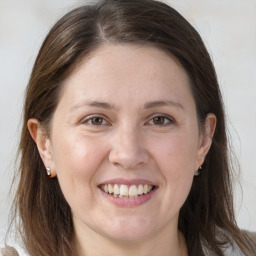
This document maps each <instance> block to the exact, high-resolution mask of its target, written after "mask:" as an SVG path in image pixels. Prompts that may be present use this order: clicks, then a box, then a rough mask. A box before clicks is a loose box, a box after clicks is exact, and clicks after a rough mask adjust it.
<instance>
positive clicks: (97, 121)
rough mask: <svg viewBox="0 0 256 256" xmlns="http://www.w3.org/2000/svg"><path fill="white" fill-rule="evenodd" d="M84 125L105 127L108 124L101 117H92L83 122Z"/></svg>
mask: <svg viewBox="0 0 256 256" xmlns="http://www.w3.org/2000/svg"><path fill="white" fill-rule="evenodd" d="M83 123H84V124H89V125H93V126H100V125H107V124H108V122H107V121H106V120H105V119H104V118H103V117H101V116H92V117H88V118H86V119H85V120H83Z"/></svg>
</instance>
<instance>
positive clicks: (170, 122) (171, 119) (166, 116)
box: [146, 113, 176, 127]
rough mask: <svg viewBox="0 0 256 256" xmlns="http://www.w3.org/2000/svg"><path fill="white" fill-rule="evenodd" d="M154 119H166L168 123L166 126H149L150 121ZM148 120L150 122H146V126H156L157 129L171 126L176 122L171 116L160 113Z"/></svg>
mask: <svg viewBox="0 0 256 256" xmlns="http://www.w3.org/2000/svg"><path fill="white" fill-rule="evenodd" d="M155 117H163V118H166V119H168V121H169V122H168V124H162V125H160V124H159V125H157V124H149V122H150V121H152V120H153V119H154V118H155ZM149 118H150V120H149V121H147V122H146V124H148V125H155V126H158V127H165V126H168V125H171V124H173V123H175V122H176V121H175V119H174V118H173V117H172V116H170V115H167V114H162V113H158V114H154V115H151V116H150V117H149Z"/></svg>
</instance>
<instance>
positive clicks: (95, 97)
mask: <svg viewBox="0 0 256 256" xmlns="http://www.w3.org/2000/svg"><path fill="white" fill-rule="evenodd" d="M209 119H210V118H209ZM212 119H213V118H212ZM208 123H209V124H210V125H209V126H213V125H212V124H213V121H212V120H210V122H208ZM208 123H207V122H206V126H207V124H208ZM206 130H208V131H209V129H208V128H207V129H206ZM208 135H209V134H208ZM207 138H208V136H207V135H204V134H202V133H200V132H199V129H198V121H197V115H196V106H195V102H194V99H193V96H192V93H191V90H190V85H189V79H188V76H187V74H186V72H185V71H184V69H183V68H182V67H181V65H180V64H179V63H178V62H177V61H176V60H175V58H171V57H170V56H168V55H167V54H165V53H164V52H162V51H160V50H158V49H157V48H154V47H145V46H137V45H104V46H102V47H100V48H98V49H97V50H95V51H94V52H93V53H92V54H91V55H90V56H89V57H87V58H85V59H84V61H83V63H82V64H81V65H80V66H78V67H77V69H76V70H75V71H74V72H73V73H72V74H71V75H70V77H69V78H68V79H67V80H66V81H65V83H64V85H63V91H62V94H61V97H60V101H59V104H58V106H57V109H56V111H55V113H54V116H53V120H52V128H51V136H50V139H47V140H46V144H45V145H46V149H45V152H48V153H47V154H45V153H42V154H41V155H42V158H43V160H44V163H45V165H46V166H50V167H51V169H52V170H53V171H54V172H56V174H57V178H58V180H59V183H60V186H61V189H62V192H63V194H64V197H65V198H66V200H67V202H68V204H69V205H70V207H71V210H72V215H73V221H74V226H75V230H76V231H77V232H80V233H83V234H85V235H87V234H92V233H93V234H95V235H96V236H97V235H100V236H101V237H102V236H103V237H107V238H109V239H114V240H119V241H124V240H125V241H129V240H141V239H144V238H147V237H150V236H153V235H156V234H163V235H164V234H167V233H168V232H169V231H170V230H177V223H178V215H179V210H180V208H181V206H182V205H183V203H184V201H185V199H186V198H187V196H188V193H189V191H190V188H191V184H192V181H193V178H194V173H195V171H196V170H197V169H198V168H199V166H200V165H201V164H202V163H203V160H204V157H205V154H206V153H207V151H208V149H209V147H210V140H209V139H207ZM104 189H106V191H104ZM113 192H114V194H115V195H113ZM111 193H112V194H111ZM142 193H143V194H142Z"/></svg>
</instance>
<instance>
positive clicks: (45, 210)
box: [14, 0, 249, 256]
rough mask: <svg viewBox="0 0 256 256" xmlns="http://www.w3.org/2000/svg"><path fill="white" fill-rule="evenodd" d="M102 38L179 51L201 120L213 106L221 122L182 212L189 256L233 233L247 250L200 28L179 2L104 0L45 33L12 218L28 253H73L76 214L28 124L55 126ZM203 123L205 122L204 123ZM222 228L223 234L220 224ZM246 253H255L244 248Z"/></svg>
mask: <svg viewBox="0 0 256 256" xmlns="http://www.w3.org/2000/svg"><path fill="white" fill-rule="evenodd" d="M104 43H113V44H122V43H126V44H127V43H128V44H129V43H131V44H141V45H151V46H155V47H157V48H159V49H161V50H163V51H165V52H166V53H167V54H171V55H174V56H175V57H176V58H177V59H178V60H179V62H180V63H181V65H182V66H183V67H184V69H185V70H186V72H187V74H188V75H189V78H190V84H191V89H192V92H193V96H194V100H195V102H196V108H197V116H198V122H199V124H200V127H203V126H204V120H205V118H206V116H207V114H208V113H214V114H215V115H216V117H217V127H216V131H215V135H214V137H213V142H212V146H211V149H210V151H209V153H208V155H207V157H206V159H205V163H204V165H203V171H202V173H201V175H200V176H198V177H196V178H195V179H194V181H193V185H192V188H191V191H190V193H189V196H188V198H187V200H186V202H185V203H184V205H183V206H182V208H181V210H180V215H179V224H178V225H179V229H180V231H181V232H182V233H183V234H184V236H185V239H186V243H187V248H188V253H189V255H190V256H201V255H204V251H203V246H202V244H203V245H204V247H205V248H207V250H209V251H210V252H212V253H214V255H219V256H223V253H222V251H221V247H222V246H225V244H228V243H229V242H230V239H231V238H232V239H234V241H235V242H236V243H237V244H238V245H239V246H240V248H241V250H242V251H244V253H246V249H249V245H248V244H247V242H246V240H245V239H244V237H243V235H242V234H241V232H240V230H239V229H238V227H237V225H236V222H235V218H234V209H233V199H232V194H233V193H232V184H231V170H230V165H229V160H228V148H227V137H226V126H225V118H224V111H223V104H222V98H221V93H220V90H219V86H218V82H217V78H216V74H215V70H214V67H213V64H212V61H211V58H210V56H209V54H208V52H207V50H206V48H205V46H204V44H203V42H202V40H201V37H200V36H199V34H198V33H197V32H196V30H195V29H194V28H193V27H192V26H191V25H190V24H189V23H188V22H187V21H186V20H185V19H184V18H183V17H182V16H181V15H180V14H179V13H178V12H177V11H175V10H174V9H173V8H171V7H170V6H168V5H166V4H164V3H161V2H158V1H154V0H139V1H138V0H103V1H100V2H97V3H96V4H92V5H86V6H82V7H79V8H77V9H75V10H73V11H71V12H69V13H68V14H66V15H65V16H64V17H63V18H61V19H60V20H59V21H58V22H57V23H56V24H55V25H54V27H53V28H52V29H51V30H50V32H49V34H48V35H47V37H46V39H45V41H44V43H43V45H42V47H41V49H40V52H39V54H38V56H37V59H36V61H35V64H34V67H33V70H32V74H31V77H30V80H29V83H28V86H27V91H26V99H25V105H24V123H23V128H22V133H21V140H20V147H19V153H20V167H19V176H18V177H19V185H18V190H17V193H16V197H15V201H14V218H16V217H18V220H19V222H18V228H19V231H20V235H21V237H22V239H23V242H24V245H25V247H26V249H27V251H28V253H29V254H30V255H33V256H36V255H40V256H52V255H55V256H62V255H73V254H74V252H73V248H72V240H73V236H74V230H73V224H72V215H71V210H70V207H69V205H68V204H67V202H66V200H65V198H64V197H63V195H62V192H61V189H60V186H59V183H58V179H57V178H55V179H48V178H47V177H46V174H45V167H44V165H43V162H42V160H41V158H40V156H39V153H38V150H37V147H36V145H35V143H34V142H33V140H32V138H31V136H30V134H29V132H28V129H27V121H28V120H29V119H30V118H36V119H38V120H39V122H40V123H41V125H42V126H43V127H44V128H45V130H46V131H47V132H49V127H50V125H51V118H52V115H53V113H54V111H55V109H56V105H57V103H58V100H59V94H60V91H61V88H62V84H63V82H64V81H65V79H66V78H67V77H68V76H69V74H70V73H72V71H73V70H74V68H75V67H76V66H77V65H78V64H79V63H80V61H81V60H82V59H83V58H84V57H85V56H87V55H88V54H89V53H90V52H91V51H93V50H95V49H96V48H97V47H99V46H100V45H102V44H104ZM202 129H203V128H202ZM220 230H222V231H223V232H222V234H226V235H224V236H223V235H222V236H220V235H218V231H220ZM246 255H249V253H248V254H246Z"/></svg>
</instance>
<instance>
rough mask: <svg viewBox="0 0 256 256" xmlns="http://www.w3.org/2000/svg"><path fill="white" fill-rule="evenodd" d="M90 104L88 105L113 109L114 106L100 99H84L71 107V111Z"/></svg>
mask: <svg viewBox="0 0 256 256" xmlns="http://www.w3.org/2000/svg"><path fill="white" fill-rule="evenodd" d="M83 106H88V107H97V108H104V109H113V108H114V106H113V105H111V104H109V103H106V102H100V101H83V102H79V103H78V104H76V105H74V106H73V107H72V108H71V111H74V110H76V109H78V108H80V107H83Z"/></svg>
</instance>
